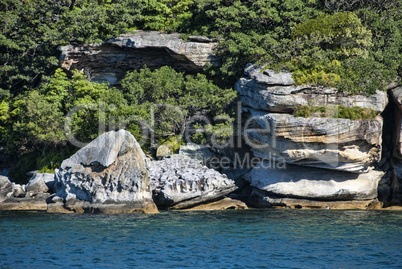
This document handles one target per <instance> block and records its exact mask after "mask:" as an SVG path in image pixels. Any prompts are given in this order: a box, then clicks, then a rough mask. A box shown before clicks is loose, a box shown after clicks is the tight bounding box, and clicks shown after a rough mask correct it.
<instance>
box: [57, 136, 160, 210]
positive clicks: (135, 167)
mask: <svg viewBox="0 0 402 269" xmlns="http://www.w3.org/2000/svg"><path fill="white" fill-rule="evenodd" d="M145 160H146V158H145V155H144V153H143V152H142V150H141V148H140V146H139V144H138V142H137V141H136V140H135V138H134V136H132V135H131V134H130V133H129V132H127V131H125V130H120V131H118V132H115V131H111V132H108V133H105V134H103V135H101V136H99V137H98V138H96V139H95V140H94V141H92V142H91V143H89V144H88V145H87V146H85V147H84V148H82V149H81V150H79V151H78V152H77V153H76V154H74V155H73V156H71V157H70V158H69V159H67V160H65V161H63V163H62V164H61V168H60V169H59V170H58V171H57V173H56V176H55V178H56V181H55V188H56V191H57V193H56V196H57V197H60V198H61V199H63V202H64V207H65V208H67V209H69V210H72V211H75V212H104V213H131V212H146V213H153V212H157V209H156V206H155V204H154V203H153V201H152V194H151V191H150V189H149V177H148V174H147V170H146V163H145V162H146V161H145ZM57 199H59V198H57Z"/></svg>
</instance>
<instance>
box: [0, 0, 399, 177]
mask: <svg viewBox="0 0 402 269" xmlns="http://www.w3.org/2000/svg"><path fill="white" fill-rule="evenodd" d="M401 9H402V0H382V1H369V0H356V1H347V0H270V1H265V0H185V1H178V0H116V1H111V0H85V1H84V0H61V1H55V0H49V1H45V0H0V17H1V18H2V19H1V20H0V166H8V164H7V163H6V162H7V161H4V160H10V158H11V157H7V158H3V157H2V156H1V154H3V152H5V151H7V152H8V154H9V156H16V158H17V157H18V158H19V156H20V154H28V153H29V154H34V155H35V156H33V155H32V156H33V157H32V156H31V157H26V160H29V161H30V163H31V165H25V166H27V167H28V166H29V167H33V166H35V167H37V168H38V167H39V168H43V169H44V170H46V169H51V167H55V166H57V162H58V161H57V160H60V159H62V156H58V155H57V154H53V153H51V152H71V148H69V144H68V143H67V142H66V141H67V140H68V138H69V137H74V138H76V140H77V141H84V142H85V141H89V140H91V139H92V138H94V137H95V136H97V135H98V127H99V125H101V126H105V127H104V129H105V130H107V129H117V128H119V127H124V128H126V129H128V130H130V131H131V132H132V133H133V134H135V135H136V137H138V138H139V139H140V138H142V137H143V136H149V135H151V136H153V137H155V138H156V139H157V140H158V139H159V140H160V141H164V140H166V139H172V137H177V135H178V134H180V135H183V130H184V129H185V128H184V129H183V128H182V126H186V127H192V128H193V130H195V133H193V134H192V136H191V137H192V138H194V139H195V140H196V141H197V142H200V143H208V142H209V141H211V138H212V137H215V139H216V140H219V141H224V139H225V137H227V136H228V135H230V134H231V129H230V125H231V123H232V119H231V116H232V115H230V113H229V111H230V110H229V109H228V105H229V103H230V102H231V101H232V100H233V99H234V98H235V94H234V92H233V90H230V89H228V88H231V87H232V86H233V84H234V83H235V82H236V80H237V79H238V78H239V77H240V76H242V74H243V69H244V67H245V65H246V64H247V63H249V62H252V63H260V64H263V65H267V68H273V69H276V70H281V69H286V70H289V71H291V72H293V76H294V79H295V81H296V82H297V83H299V84H300V83H307V84H313V85H315V84H318V85H328V86H335V87H337V88H338V89H339V90H340V91H344V92H347V93H351V94H353V93H363V94H370V93H373V92H374V91H375V90H377V89H380V90H381V89H384V88H385V86H386V85H388V84H389V83H390V82H392V81H394V80H395V79H397V78H398V75H399V76H401V75H402V68H401V63H402V43H401V42H402V36H401V30H402V12H400V11H401ZM136 29H142V30H160V31H166V32H173V31H174V32H181V33H183V34H184V35H183V36H184V38H185V36H186V35H197V34H201V35H206V36H209V37H214V38H217V40H219V43H218V50H217V52H216V53H217V55H218V56H219V57H220V59H221V65H220V66H218V67H216V66H209V67H206V70H205V71H206V72H208V73H209V75H213V76H215V81H216V82H218V83H219V87H218V86H216V85H214V84H213V83H212V82H211V81H209V80H207V79H206V77H205V76H204V75H197V76H195V77H189V76H185V75H184V74H180V73H177V72H175V71H174V70H172V69H170V68H167V67H164V68H162V69H160V70H156V71H154V72H151V71H150V70H148V69H146V68H145V69H143V70H140V71H134V72H131V73H129V74H127V76H126V78H125V79H124V80H123V82H122V89H115V88H110V87H109V86H108V85H106V84H98V83H94V82H90V81H88V79H86V78H85V76H84V75H83V74H82V73H79V72H73V73H72V74H69V75H66V74H65V73H64V72H63V71H61V70H57V68H58V65H59V63H58V56H59V51H58V49H57V48H58V46H61V45H65V44H68V43H96V42H101V41H102V40H106V39H109V38H111V37H113V36H117V35H119V34H122V33H125V32H129V31H132V30H136ZM191 100H196V102H195V103H193V102H192V101H191ZM74 107H78V108H80V109H79V110H78V111H77V113H75V114H73V115H71V117H67V116H68V112H69V111H70V110H71V109H72V108H74ZM100 108H101V109H100ZM151 109H153V111H154V112H155V113H154V115H156V117H153V116H151V114H152V113H151V112H150V111H151ZM303 109H304V110H305V109H306V108H303ZM303 109H301V110H303ZM349 112H350V111H346V110H345V113H346V114H347V113H349ZM300 113H301V112H300ZM314 113H315V112H314ZM356 113H360V112H359V111H353V113H352V114H353V115H355V114H356ZM362 113H363V114H364V113H365V112H364V111H363V112H362ZM228 114H229V115H228ZM368 114H370V113H368ZM195 115H196V116H198V117H199V118H200V119H201V120H199V121H197V120H192V119H194V116H195ZM362 117H365V114H364V115H363V116H362ZM66 119H67V121H68V126H69V127H68V128H66V130H65V127H64V126H65V122H66ZM99 119H100V120H99ZM205 119H208V120H205ZM200 130H201V131H200ZM180 139H181V138H179V140H180ZM156 142H158V141H156ZM38 152H39V153H38ZM16 153H18V154H16ZM66 154H67V153H66ZM56 155H57V156H56ZM26 156H28V155H26ZM41 156H42V159H43V158H44V156H56V157H54V158H52V160H47V161H45V163H46V164H44V163H43V161H42V159H41ZM21 160H24V159H21ZM33 160H35V161H33ZM2 162H3V163H2ZM20 162H21V165H20V166H23V163H24V161H20ZM50 163H53V164H50Z"/></svg>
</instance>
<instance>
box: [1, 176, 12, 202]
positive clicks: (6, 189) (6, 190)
mask: <svg viewBox="0 0 402 269" xmlns="http://www.w3.org/2000/svg"><path fill="white" fill-rule="evenodd" d="M12 193H13V185H12V183H11V181H10V180H9V179H8V177H5V176H0V202H2V201H4V200H6V199H7V198H9V197H10V196H11V195H12Z"/></svg>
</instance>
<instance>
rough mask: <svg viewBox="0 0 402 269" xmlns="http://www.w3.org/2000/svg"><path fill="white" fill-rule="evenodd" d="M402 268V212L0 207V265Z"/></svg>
mask: <svg viewBox="0 0 402 269" xmlns="http://www.w3.org/2000/svg"><path fill="white" fill-rule="evenodd" d="M73 267H74V268H402V212H397V211H356V210H354V211H335V210H334V211H332V210H275V209H269V210H243V211H213V212H162V213H160V214H153V215H146V214H130V215H103V214H94V215H89V214H82V215H64V214H45V213H37V212H0V268H73Z"/></svg>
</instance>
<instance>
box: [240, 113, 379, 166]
mask: <svg viewBox="0 0 402 269" xmlns="http://www.w3.org/2000/svg"><path fill="white" fill-rule="evenodd" d="M247 111H249V112H250V117H251V119H250V121H249V124H247V125H246V126H245V131H244V139H245V141H246V142H247V143H249V145H250V147H251V151H252V152H253V153H254V155H255V156H256V157H259V158H262V159H270V160H277V161H279V162H286V163H293V164H298V165H304V166H311V167H318V168H327V169H332V170H342V171H349V172H358V173H361V172H364V171H365V170H366V169H367V168H368V167H369V166H370V165H371V164H372V163H374V162H376V161H379V160H380V158H381V143H382V119H381V118H380V117H377V118H376V119H373V120H355V121H353V120H349V119H332V118H302V117H294V116H292V115H289V114H278V113H265V112H262V111H257V110H253V109H247Z"/></svg>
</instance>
